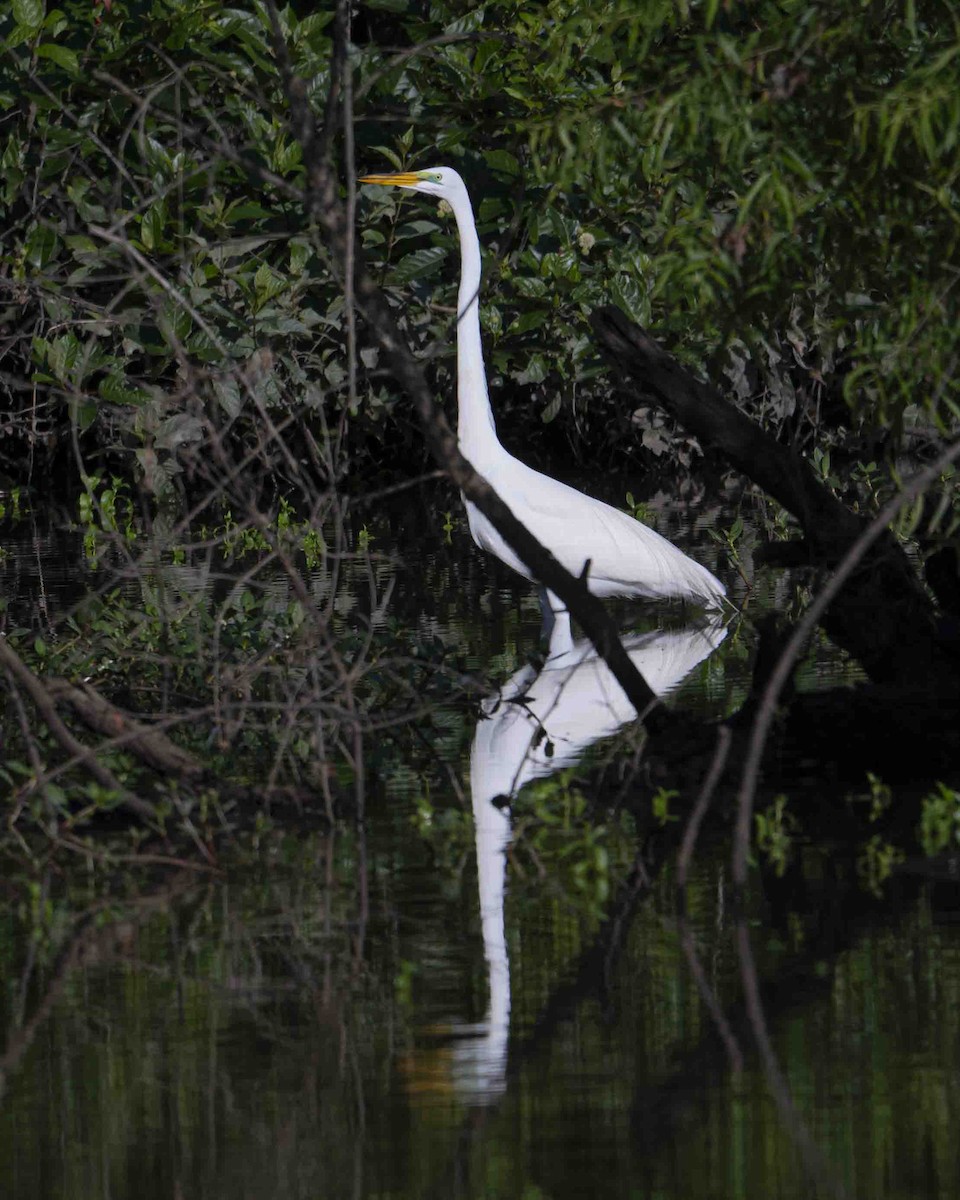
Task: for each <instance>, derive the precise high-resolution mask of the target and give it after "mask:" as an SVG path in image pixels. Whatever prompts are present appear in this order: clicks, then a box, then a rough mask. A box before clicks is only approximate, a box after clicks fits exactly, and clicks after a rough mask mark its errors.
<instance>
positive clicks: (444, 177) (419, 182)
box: [360, 167, 464, 200]
mask: <svg viewBox="0 0 960 1200" xmlns="http://www.w3.org/2000/svg"><path fill="white" fill-rule="evenodd" d="M360 182H361V183H379V184H383V185H385V186H387V187H402V188H410V189H412V190H413V191H415V192H426V193H427V194H428V195H431V196H439V197H440V199H441V200H451V199H452V198H453V196H454V195H455V194H457V193H458V192H462V191H463V190H464V187H463V180H462V179H461V178H460V176H459V175H458V174H457V173H456V171H455V170H454V169H453V168H452V167H427V168H426V170H424V171H398V172H397V173H396V174H394V175H363V176H361V178H360Z"/></svg>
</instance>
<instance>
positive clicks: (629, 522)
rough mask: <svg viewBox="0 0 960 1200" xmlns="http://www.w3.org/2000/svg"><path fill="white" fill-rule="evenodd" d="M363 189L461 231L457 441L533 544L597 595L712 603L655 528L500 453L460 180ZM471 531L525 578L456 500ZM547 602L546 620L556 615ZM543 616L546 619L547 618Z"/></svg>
mask: <svg viewBox="0 0 960 1200" xmlns="http://www.w3.org/2000/svg"><path fill="white" fill-rule="evenodd" d="M361 182H363V183H378V184H389V185H393V186H395V187H403V188H411V189H413V190H414V191H418V192H427V193H428V194H430V195H433V196H437V197H439V198H440V199H442V200H446V201H447V203H448V204H449V205H450V207H451V209H452V210H453V214H454V217H455V218H456V222H457V230H458V232H459V234H460V255H461V263H460V291H459V301H458V305H457V311H458V314H459V316H458V321H457V400H458V414H457V435H458V439H459V442H460V449H461V450H462V451H463V453H464V454H465V455H466V457H467V458H468V459H469V460H470V462H471V463H472V465H473V467H474V468H475V469H476V470H477V471H479V473H480V474H481V475H482V476H483V477H484V478H485V479H486V480H487V481H488V482H489V483H490V484H491V485H492V486H493V488H494V489H495V491H496V492H497V493H498V494H499V496H500V497H501V498H502V499H503V500H504V501H505V502H506V503H507V504H508V505H509V507H510V509H511V511H512V512H513V514H514V516H515V517H517V519H518V520H520V521H522V522H523V524H524V525H525V526H526V527H527V529H528V530H529V531H530V532H531V533H532V534H533V535H534V537H535V538H536V539H537V540H538V541H539V542H540V543H541V545H543V546H545V547H546V548H547V549H548V550H550V551H551V553H552V554H553V555H554V557H556V558H557V559H558V560H559V561H560V562H561V563H562V564H563V566H564V567H566V569H567V570H568V571H569V572H570V573H571V574H573V575H580V574H581V573H582V572H583V569H584V566H585V565H586V563H587V561H588V560H589V562H590V567H589V574H588V579H587V582H588V586H589V588H590V591H591V592H593V593H594V595H597V596H642V597H645V598H647V599H652V600H660V599H673V598H676V599H685V600H691V601H693V602H695V603H698V604H702V605H704V606H706V607H716V606H717V605H719V604H720V602H721V600H722V598H723V596H724V594H725V589H724V586H723V584H722V583H720V581H719V580H718V579H716V578H715V577H714V576H713V575H711V573H710V572H709V571H708V570H707V569H706V568H705V567H702V566H701V565H700V564H699V563H697V562H694V561H693V559H691V558H688V557H687V555H686V554H684V553H683V552H682V551H680V550H678V549H677V548H676V546H674V545H672V544H671V543H670V542H668V541H667V540H666V538H663V537H661V536H660V534H658V533H656V532H655V531H654V530H653V529H650V528H649V527H648V526H646V525H644V524H642V523H641V522H640V521H636V520H634V518H633V517H631V516H628V515H627V514H626V513H624V512H620V511H619V510H618V509H616V508H613V507H611V506H610V505H609V504H604V503H603V501H602V500H595V499H594V498H593V497H591V496H586V495H584V493H583V492H578V491H577V490H576V489H575V488H572V487H568V486H567V485H566V484H564V483H560V482H559V481H558V480H556V479H552V478H551V477H550V476H549V475H543V474H541V473H540V472H539V471H535V470H533V468H532V467H528V466H527V465H526V464H525V463H522V462H521V461H520V460H519V459H517V458H514V457H513V455H512V454H510V453H508V452H507V451H506V450H505V449H504V448H503V446H502V445H501V444H500V441H499V440H498V438H497V433H496V426H495V424H494V420H493V412H492V410H491V408H490V400H489V397H488V394H487V379H486V372H485V370H484V365H483V348H482V345H481V341H480V305H479V291H480V268H481V259H480V242H479V239H478V237H477V227H476V223H475V221H474V219H473V209H472V207H471V205H470V197H469V195H468V194H467V189H466V186H465V185H464V182H463V180H462V179H461V178H460V176H459V175H458V174H457V172H456V171H454V170H453V169H452V168H450V167H431V168H429V169H427V170H425V171H406V172H400V173H398V174H392V175H367V176H364V177H363V179H362V180H361ZM464 502H465V504H466V509H467V517H468V520H469V523H470V533H471V534H472V536H473V539H474V541H475V542H476V543H477V545H478V546H480V547H481V548H482V549H484V550H487V551H489V553H491V554H494V555H496V557H497V558H499V559H501V561H503V562H505V563H506V564H507V565H508V566H510V567H512V568H513V569H514V570H515V571H519V573H520V574H521V575H524V576H526V578H527V579H532V578H533V575H532V573H531V572H530V570H529V569H528V568H527V566H526V564H525V563H524V562H522V561H521V560H520V559H519V558H518V557H517V555H516V554H515V553H514V552H513V550H511V549H510V547H509V546H508V545H507V544H506V542H505V541H504V540H503V538H502V537H501V536H500V534H499V533H498V532H497V531H496V529H495V528H494V527H493V525H491V523H490V522H489V521H488V520H487V519H486V517H484V516H483V514H482V513H481V512H480V511H479V510H478V509H477V508H476V507H475V506H474V505H473V504H471V503H470V501H469V500H466V498H464ZM547 595H548V603H549V607H550V609H551V610H552V611H553V613H554V614H558V613H563V612H564V610H563V606H562V604H561V602H560V601H559V599H557V598H556V597H555V596H552V595H550V594H549V593H548V594H547ZM545 616H547V614H546V613H545Z"/></svg>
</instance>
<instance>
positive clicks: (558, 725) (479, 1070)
mask: <svg viewBox="0 0 960 1200" xmlns="http://www.w3.org/2000/svg"><path fill="white" fill-rule="evenodd" d="M725 637H726V629H725V628H724V627H723V626H721V625H719V624H717V623H709V624H705V625H703V626H700V627H688V628H685V629H679V630H657V631H655V632H653V633H645V634H635V635H632V636H628V637H626V638H624V646H625V647H626V650H627V653H628V654H629V656H630V658H631V660H632V662H633V663H634V665H635V666H636V667H637V669H638V670H639V671H640V672H641V674H642V675H643V677H644V678H645V679H646V681H647V683H649V685H650V687H651V688H652V689H653V691H655V692H656V693H657V694H658V695H659V696H664V695H666V694H668V693H669V692H671V691H672V690H673V689H674V688H676V687H677V686H678V685H679V684H680V683H681V681H682V680H683V679H684V678H685V676H686V675H688V674H689V673H690V672H691V671H692V670H693V668H694V667H695V666H697V664H698V663H701V662H703V660H704V659H706V658H708V657H709V655H711V654H712V653H713V651H714V650H716V648H717V647H718V646H719V645H720V643H721V642H722V641H723V639H724V638H725ZM635 716H636V710H635V709H634V707H633V705H632V704H631V703H630V702H629V700H628V699H627V698H626V696H625V695H624V693H623V691H622V690H621V688H620V686H619V684H618V683H617V682H616V680H615V679H614V677H613V674H612V673H611V671H610V669H609V667H608V666H607V665H606V663H605V662H604V661H603V660H602V659H601V658H599V657H598V655H597V653H596V651H595V650H594V648H593V646H592V644H591V643H590V642H589V641H588V640H586V639H584V640H581V641H577V642H574V641H573V640H572V638H571V637H570V632H569V625H567V624H566V623H565V622H564V623H559V622H558V624H557V625H556V626H555V627H554V632H553V636H552V637H551V640H550V647H549V654H548V657H547V659H546V661H545V662H544V664H543V667H542V668H541V669H540V670H538V669H537V668H536V667H534V666H532V665H530V666H525V667H523V668H521V669H520V670H519V671H517V672H515V674H513V675H512V676H511V677H510V678H509V679H508V680H507V681H506V683H504V684H503V686H502V687H501V688H499V689H498V691H497V692H495V693H494V695H492V696H490V697H489V698H488V699H487V700H485V701H484V703H483V705H482V710H481V719H480V721H479V722H478V724H477V732H476V735H475V736H474V739H473V749H472V752H471V755H470V790H471V798H472V804H473V819H474V831H475V838H476V851H477V879H478V883H479V895H480V921H481V929H482V934H483V954H484V959H485V960H486V967H487V979H488V986H489V1002H488V1007H487V1015H486V1019H485V1020H484V1021H482V1022H480V1023H479V1024H477V1025H474V1026H471V1027H470V1029H469V1031H467V1030H461V1031H460V1033H461V1036H460V1038H459V1040H458V1041H457V1043H456V1045H455V1047H454V1082H455V1086H456V1089H457V1091H458V1092H459V1093H460V1094H461V1095H462V1096H463V1097H464V1098H467V1099H470V1100H471V1101H473V1102H474V1103H489V1102H491V1101H492V1100H495V1099H496V1098H497V1096H499V1095H500V1094H501V1093H502V1092H503V1090H504V1088H505V1085H506V1065H507V1039H508V1035H509V1030H510V961H509V956H508V953H507V942H506V932H505V926H504V891H505V884H506V866H507V845H508V843H509V841H510V816H509V811H508V806H509V802H510V800H511V799H512V798H513V797H514V796H516V795H517V793H518V792H519V791H520V789H521V788H522V787H523V786H524V785H525V784H527V783H529V782H530V781H531V780H534V779H540V778H544V777H545V776H547V775H550V774H552V773H553V772H554V771H558V770H560V769H561V768H562V767H566V766H570V765H571V764H572V763H574V762H576V761H577V759H578V758H580V756H581V755H582V754H583V753H584V752H585V751H586V750H587V748H588V747H589V746H591V745H593V743H594V742H597V741H599V740H600V739H601V738H604V737H609V736H610V735H611V734H613V733H616V731H617V730H618V729H620V728H621V726H623V725H625V724H626V723H627V722H628V721H632V720H633V719H634V718H635Z"/></svg>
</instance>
